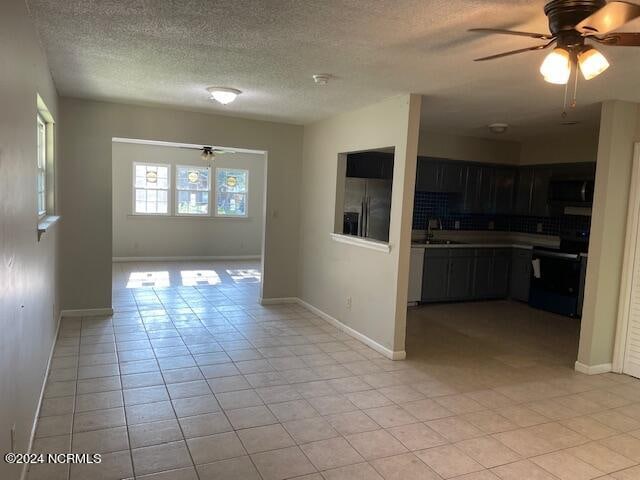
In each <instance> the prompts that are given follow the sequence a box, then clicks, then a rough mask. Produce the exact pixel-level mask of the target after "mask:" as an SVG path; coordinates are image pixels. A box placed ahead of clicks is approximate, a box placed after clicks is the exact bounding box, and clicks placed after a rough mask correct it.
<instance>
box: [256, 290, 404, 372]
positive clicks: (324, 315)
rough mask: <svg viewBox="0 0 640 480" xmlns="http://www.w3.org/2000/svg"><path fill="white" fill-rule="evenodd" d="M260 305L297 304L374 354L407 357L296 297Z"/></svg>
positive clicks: (272, 300)
mask: <svg viewBox="0 0 640 480" xmlns="http://www.w3.org/2000/svg"><path fill="white" fill-rule="evenodd" d="M265 302H266V303H265ZM260 303H261V304H262V305H277V304H287V303H297V304H298V305H300V306H302V307H304V308H306V309H307V310H309V311H311V312H313V313H315V314H316V315H318V316H319V317H320V318H322V319H323V320H324V321H325V322H327V323H329V324H331V325H333V326H334V327H336V328H337V329H338V330H341V331H343V332H344V333H346V334H347V335H349V336H350V337H353V338H355V339H356V340H358V341H360V342H362V343H364V344H365V345H367V346H368V347H371V348H372V349H374V350H375V351H376V352H378V353H380V354H382V355H384V356H385V357H387V358H388V359H390V360H404V359H405V358H406V357H407V352H405V351H404V350H401V351H398V350H391V349H389V348H387V347H385V346H384V345H380V344H379V343H378V342H376V341H375V340H372V339H371V338H369V337H367V336H366V335H363V334H362V333H360V332H358V331H357V330H354V329H353V328H351V327H349V326H347V325H345V324H344V323H342V322H341V321H340V320H338V319H337V318H334V317H332V316H331V315H329V314H328V313H326V312H323V311H322V310H320V309H319V308H317V307H315V306H313V305H311V304H310V303H307V302H305V301H304V300H302V299H301V298H298V297H285V298H264V299H261V300H260Z"/></svg>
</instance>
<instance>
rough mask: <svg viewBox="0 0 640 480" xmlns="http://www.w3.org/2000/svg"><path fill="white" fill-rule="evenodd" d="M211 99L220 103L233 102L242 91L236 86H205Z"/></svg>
mask: <svg viewBox="0 0 640 480" xmlns="http://www.w3.org/2000/svg"><path fill="white" fill-rule="evenodd" d="M207 91H208V92H209V95H210V97H211V100H215V101H216V102H218V103H221V104H222V105H228V104H229V103H231V102H233V101H234V100H235V99H236V97H237V96H238V95H240V94H241V93H242V92H241V91H240V90H238V89H237V88H228V87H209V88H207Z"/></svg>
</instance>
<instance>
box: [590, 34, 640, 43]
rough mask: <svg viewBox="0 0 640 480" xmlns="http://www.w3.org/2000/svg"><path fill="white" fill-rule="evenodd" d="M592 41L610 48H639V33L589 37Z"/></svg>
mask: <svg viewBox="0 0 640 480" xmlns="http://www.w3.org/2000/svg"><path fill="white" fill-rule="evenodd" d="M589 38H592V39H593V40H595V41H597V42H599V43H602V44H603V45H609V46H611V47H640V33H630V32H620V33H610V34H609V35H606V36H604V37H595V36H590V37H589Z"/></svg>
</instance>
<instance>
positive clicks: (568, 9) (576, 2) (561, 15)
mask: <svg viewBox="0 0 640 480" xmlns="http://www.w3.org/2000/svg"><path fill="white" fill-rule="evenodd" d="M606 4H607V2H606V0H551V1H550V2H548V3H547V4H546V5H545V6H544V13H545V14H546V15H547V17H548V18H549V30H551V33H552V34H553V35H554V36H558V35H559V36H563V35H568V34H571V33H572V32H576V30H575V26H576V25H577V24H579V23H580V22H581V21H582V20H584V19H585V18H587V17H588V16H590V15H591V14H593V13H595V12H597V11H598V10H600V9H601V8H602V7H604V6H605V5H606ZM578 35H579V34H578Z"/></svg>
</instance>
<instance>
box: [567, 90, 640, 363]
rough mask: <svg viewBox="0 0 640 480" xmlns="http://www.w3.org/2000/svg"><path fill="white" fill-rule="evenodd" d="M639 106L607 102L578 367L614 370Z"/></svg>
mask: <svg viewBox="0 0 640 480" xmlns="http://www.w3.org/2000/svg"><path fill="white" fill-rule="evenodd" d="M639 113H640V110H639V105H638V104H636V103H630V102H622V101H617V100H616V101H606V102H604V103H603V104H602V115H601V119H600V136H599V144H598V162H597V171H596V185H595V197H594V202H593V216H592V221H591V237H590V243H589V260H588V264H587V278H586V286H585V298H584V306H583V314H582V327H581V333H580V348H579V350H578V361H577V362H576V370H578V371H580V372H583V373H588V374H596V373H603V372H608V371H610V370H611V362H612V358H613V345H614V341H615V332H616V321H617V315H618V301H619V297H620V278H621V275H622V259H623V255H624V241H625V234H626V223H627V207H628V202H629V190H630V179H631V169H632V164H633V150H634V144H635V142H637V141H639V140H640V135H639V133H640V132H639V131H638V130H639V128H638V127H639V126H640V125H639Z"/></svg>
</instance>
